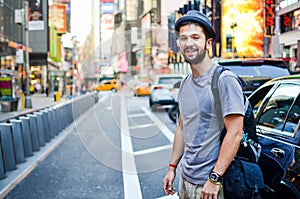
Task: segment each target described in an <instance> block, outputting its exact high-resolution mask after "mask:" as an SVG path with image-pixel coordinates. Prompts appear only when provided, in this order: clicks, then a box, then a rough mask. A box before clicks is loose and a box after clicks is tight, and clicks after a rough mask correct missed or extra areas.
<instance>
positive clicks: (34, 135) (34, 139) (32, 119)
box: [27, 114, 40, 151]
mask: <svg viewBox="0 0 300 199" xmlns="http://www.w3.org/2000/svg"><path fill="white" fill-rule="evenodd" d="M27 117H29V126H30V133H31V144H32V150H33V151H39V150H40V144H39V136H38V132H37V125H36V115H34V114H28V115H27Z"/></svg>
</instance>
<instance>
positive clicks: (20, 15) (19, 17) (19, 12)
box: [15, 9, 24, 25]
mask: <svg viewBox="0 0 300 199" xmlns="http://www.w3.org/2000/svg"><path fill="white" fill-rule="evenodd" d="M23 22H24V10H23V9H16V10H15V23H16V24H20V25H21V24H22V23H23Z"/></svg>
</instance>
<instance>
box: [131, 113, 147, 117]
mask: <svg viewBox="0 0 300 199" xmlns="http://www.w3.org/2000/svg"><path fill="white" fill-rule="evenodd" d="M143 116H146V115H145V113H139V114H130V115H129V117H130V118H132V117H143Z"/></svg>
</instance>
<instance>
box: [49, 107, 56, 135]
mask: <svg viewBox="0 0 300 199" xmlns="http://www.w3.org/2000/svg"><path fill="white" fill-rule="evenodd" d="M47 111H48V117H47V118H48V124H49V130H50V138H51V139H52V138H54V137H55V133H54V132H55V124H54V120H53V117H52V115H53V114H52V112H53V110H52V109H48V110H47Z"/></svg>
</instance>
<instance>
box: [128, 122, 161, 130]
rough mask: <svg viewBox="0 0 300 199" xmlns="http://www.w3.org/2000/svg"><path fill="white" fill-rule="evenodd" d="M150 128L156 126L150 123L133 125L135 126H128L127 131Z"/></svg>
mask: <svg viewBox="0 0 300 199" xmlns="http://www.w3.org/2000/svg"><path fill="white" fill-rule="evenodd" d="M152 126H156V125H155V124H153V123H150V124H139V125H135V126H130V127H129V129H130V130H132V129H139V128H147V127H152Z"/></svg>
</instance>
